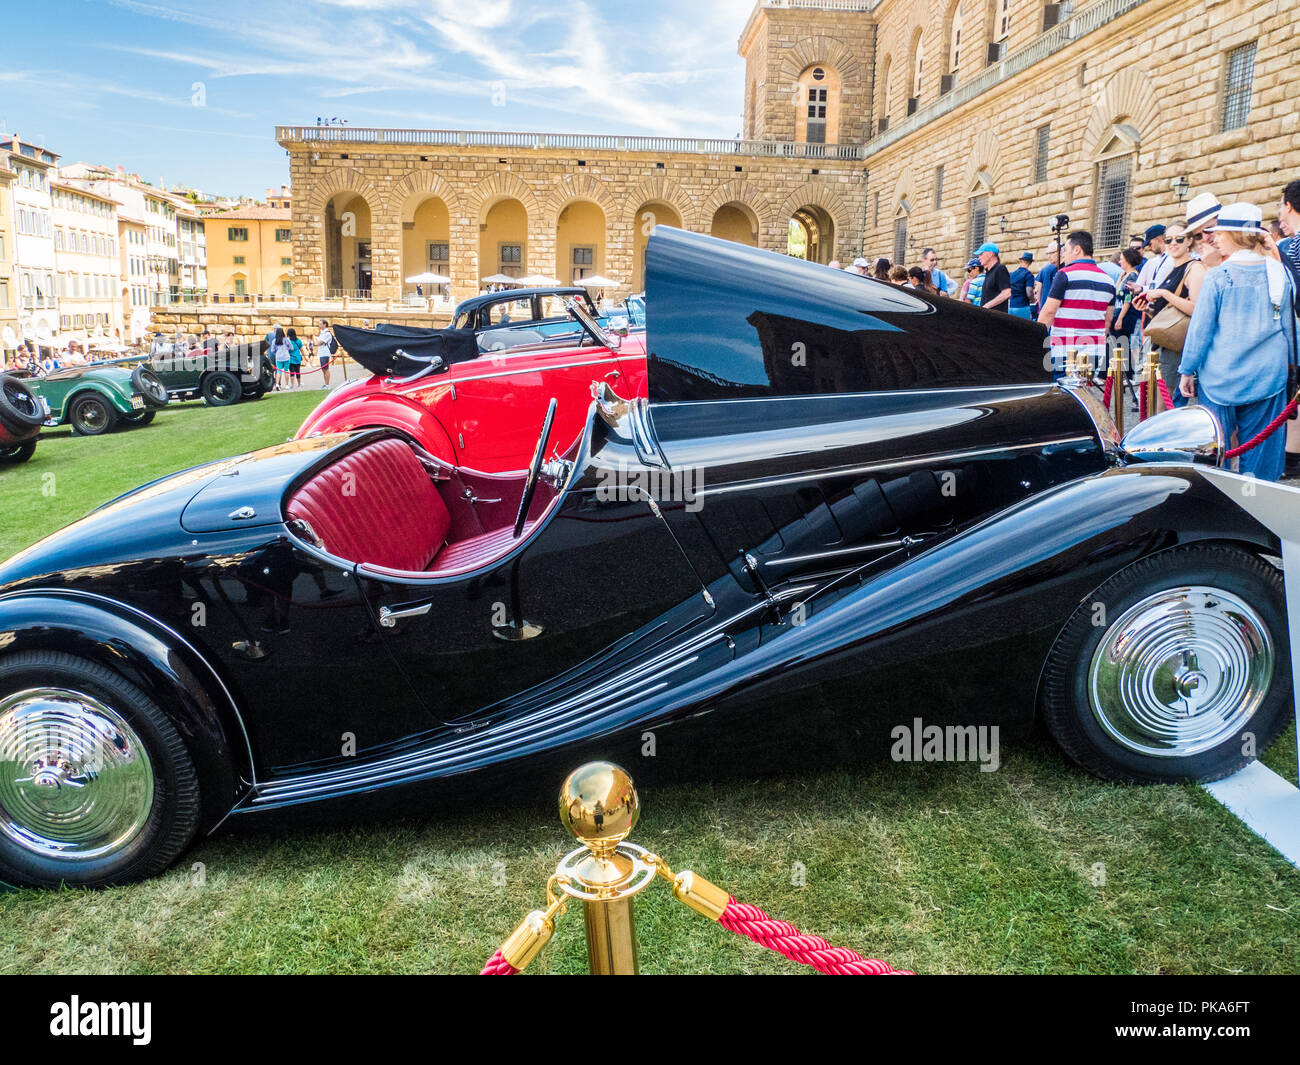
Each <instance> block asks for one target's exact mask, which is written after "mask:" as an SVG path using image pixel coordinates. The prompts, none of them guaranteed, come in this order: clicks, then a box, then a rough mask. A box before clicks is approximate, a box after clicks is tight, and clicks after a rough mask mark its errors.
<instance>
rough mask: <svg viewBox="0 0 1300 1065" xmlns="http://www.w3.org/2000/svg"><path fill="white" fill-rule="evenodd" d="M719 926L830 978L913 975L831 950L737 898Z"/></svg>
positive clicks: (845, 952) (791, 926)
mask: <svg viewBox="0 0 1300 1065" xmlns="http://www.w3.org/2000/svg"><path fill="white" fill-rule="evenodd" d="M718 924H720V925H722V927H723V928H726V929H729V930H730V931H732V932H735V933H737V934H738V935H742V936H747V937H748V938H750V939H752V940H753V941H754V942H755V943H758V944H759V945H760V946H764V947H767V948H768V949H769V950H774V951H776V952H777V953H778V954H784V955H785V956H786V957H787V958H789V959H790V960H791V961H797V962H799V963H800V964H801V965H811V966H812V967H813V968H814V969H816V970H817V971H818V972H819V973H826V974H827V975H829V976H911V975H913V974H912V973H910V972H907V971H906V970H905V969H894V968H892V967H890V966H889V965H887V964H885V963H884V962H883V961H877V960H876V959H874V958H864V957H863V956H862V955H861V954H858V953H856V952H854V951H851V950H847V949H845V948H844V947H832V946H831V945H830V944H829V943H827V942H826V940H824V939H822V938H821V937H820V936H806V935H804V934H803V933H802V932H800V931H799V929H797V928H795V926H794V925H792V924H787V923H786V922H785V921H774V920H772V918H770V917H769V916H768V915H767V914H765V913H764V912H763V911H762V910H760V909H759V908H758V907H757V906H750V905H747V904H746V903H743V902H737V901H736V900H735V899H734V898H733V899H732V900H731V901H730V902H728V903H727V908H726V909H725V910H723V911H722V916H721V917H719V918H718Z"/></svg>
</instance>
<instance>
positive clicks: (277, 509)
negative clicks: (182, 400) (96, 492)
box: [0, 434, 373, 589]
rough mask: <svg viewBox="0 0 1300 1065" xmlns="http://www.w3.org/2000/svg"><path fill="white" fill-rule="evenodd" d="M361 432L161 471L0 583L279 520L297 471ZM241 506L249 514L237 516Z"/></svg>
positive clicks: (5, 568) (155, 553)
mask: <svg viewBox="0 0 1300 1065" xmlns="http://www.w3.org/2000/svg"><path fill="white" fill-rule="evenodd" d="M362 435H373V434H356V435H355V436H348V435H343V434H340V435H335V436H319V437H312V438H310V439H306V440H294V441H292V442H290V443H286V444H278V445H276V446H275V447H269V448H264V449H263V450H261V451H254V452H250V453H249V454H247V455H239V456H236V457H235V458H231V459H225V460H222V461H221V462H213V463H208V464H207V465H204V466H196V467H194V468H193V469H189V470H183V471H181V472H180V473H175V474H172V475H171V476H168V477H162V478H159V479H158V480H156V481H152V482H150V483H149V484H146V485H143V486H142V487H140V488H137V489H135V490H134V491H131V492H128V493H126V494H125V495H122V496H119V497H117V498H116V499H114V500H111V501H110V502H108V503H105V504H104V505H103V506H101V507H99V508H97V509H96V510H92V511H91V512H90V513H89V514H87V515H86V516H85V517H84V518H81V519H80V520H78V521H75V522H73V523H72V524H71V525H68V526H65V527H64V528H62V529H60V530H59V531H58V532H56V533H52V534H51V535H49V536H47V537H46V538H45V539H43V540H41V541H40V542H39V543H36V544H34V545H33V546H31V547H29V548H27V550H25V551H22V552H19V553H18V554H17V555H14V556H13V558H11V559H9V560H8V561H7V562H5V563H4V564H3V565H0V589H3V588H4V587H6V586H8V585H12V584H14V583H15V582H20V581H26V580H28V579H31V578H36V577H42V576H44V575H47V574H54V573H61V572H66V571H70V570H76V569H81V568H84V567H87V566H96V567H102V566H110V565H114V564H116V563H120V562H127V561H133V560H136V559H141V558H161V557H165V556H168V555H171V554H174V553H175V552H176V551H177V550H178V549H181V548H183V547H184V545H188V544H189V543H190V537H192V536H194V535H198V534H204V533H207V534H211V533H220V532H225V531H230V530H237V529H241V528H246V527H247V528H254V527H258V526H269V525H275V524H278V523H279V522H280V521H281V520H282V518H281V499H282V498H283V496H284V492H285V490H286V489H287V488H288V487H289V485H290V484H291V483H292V482H293V481H294V480H295V479H297V478H299V477H301V476H304V475H305V474H306V473H307V472H308V471H309V470H310V469H311V468H313V467H314V466H316V465H317V464H318V463H321V462H327V461H329V452H331V451H332V450H333V449H335V448H337V447H350V446H353V443H354V441H356V440H357V439H358V437H360V436H362ZM243 508H248V510H251V511H252V514H251V516H247V517H245V516H241V512H242V511H243Z"/></svg>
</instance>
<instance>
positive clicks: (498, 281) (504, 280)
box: [483, 274, 519, 285]
mask: <svg viewBox="0 0 1300 1065" xmlns="http://www.w3.org/2000/svg"><path fill="white" fill-rule="evenodd" d="M483 284H485V285H517V284H519V278H517V277H511V276H510V275H509V274H493V275H492V276H491V277H485V278H483Z"/></svg>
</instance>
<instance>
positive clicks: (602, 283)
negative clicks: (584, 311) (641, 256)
mask: <svg viewBox="0 0 1300 1065" xmlns="http://www.w3.org/2000/svg"><path fill="white" fill-rule="evenodd" d="M578 284H579V285H581V286H582V287H583V288H618V286H619V285H620V284H622V282H621V281H615V280H614V279H613V278H609V277H605V276H604V275H603V274H595V275H593V276H592V277H584V278H582V279H581V280H580V281H579V282H578Z"/></svg>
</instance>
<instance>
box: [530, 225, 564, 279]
mask: <svg viewBox="0 0 1300 1065" xmlns="http://www.w3.org/2000/svg"><path fill="white" fill-rule="evenodd" d="M555 226H556V219H555V218H554V217H551V216H548V215H546V214H545V213H544V212H542V211H540V210H539V211H538V212H537V213H536V214H530V215H529V216H528V251H527V258H528V262H527V263H525V264H524V273H526V274H545V275H546V276H547V277H554V278H558V279H559V280H560V281H563V280H564V277H563V275H562V274H561V273H560V272H559V266H558V264H557V263H556V261H555Z"/></svg>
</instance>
